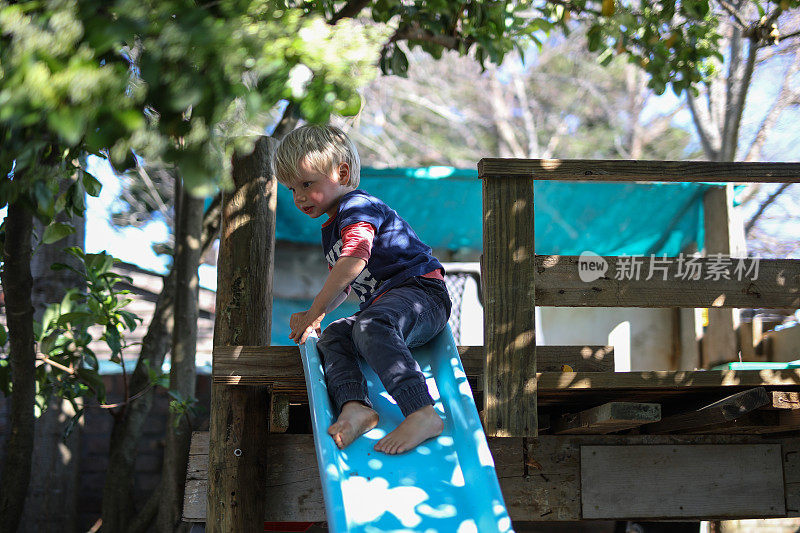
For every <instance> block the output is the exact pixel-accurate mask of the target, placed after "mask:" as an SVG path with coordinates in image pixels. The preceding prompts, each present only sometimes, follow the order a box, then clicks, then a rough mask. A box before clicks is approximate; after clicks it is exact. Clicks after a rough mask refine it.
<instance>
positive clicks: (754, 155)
mask: <svg viewBox="0 0 800 533" xmlns="http://www.w3.org/2000/svg"><path fill="white" fill-rule="evenodd" d="M798 70H800V51H798V52H797V53H796V54H795V58H794V61H793V62H792V63H791V64H790V65H789V67H788V68H787V69H786V72H785V73H784V75H783V83H782V84H781V90H780V92H779V93H778V96H777V98H775V101H774V102H773V103H772V106H770V109H769V111H767V114H766V115H765V116H764V120H762V121H761V124H759V127H758V131H757V132H756V135H755V137H754V138H753V142H752V143H751V144H750V149H749V150H748V151H747V156H746V157H745V158H744V160H745V161H758V160H759V159H760V158H761V149H762V148H763V147H764V144H765V143H766V141H767V136H768V135H769V132H770V130H772V128H773V127H774V126H775V124H776V123H777V122H778V118H780V115H781V113H782V112H783V110H784V109H786V108H787V107H788V106H790V105H791V104H792V103H793V100H794V97H795V94H794V93H793V91H792V87H791V85H792V81H793V78H794V76H795V74H797V72H798Z"/></svg>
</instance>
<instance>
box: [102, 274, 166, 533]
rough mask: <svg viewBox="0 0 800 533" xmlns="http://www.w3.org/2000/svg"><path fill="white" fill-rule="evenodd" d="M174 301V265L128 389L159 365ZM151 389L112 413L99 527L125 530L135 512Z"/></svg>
mask: <svg viewBox="0 0 800 533" xmlns="http://www.w3.org/2000/svg"><path fill="white" fill-rule="evenodd" d="M174 304H175V269H174V268H173V269H172V270H171V271H170V273H169V275H168V276H167V277H166V278H164V287H163V288H162V289H161V294H159V295H158V300H157V301H156V307H155V310H154V311H153V318H152V320H151V321H150V325H149V327H148V328H147V334H146V335H145V336H144V339H142V348H141V351H140V352H139V360H138V361H137V363H136V368H135V369H134V371H133V374H132V375H131V383H130V387H129V390H130V393H131V395H132V396H133V395H136V394H138V393H139V392H141V391H143V390H144V389H145V388H147V387H148V386H149V383H150V378H149V374H148V371H147V367H148V365H149V367H150V368H154V369H157V370H160V369H161V365H162V364H163V363H164V356H165V355H166V353H167V350H168V349H169V344H170V339H171V337H172V318H173V315H172V311H173V306H174ZM153 396H154V390H153V389H151V390H149V391H148V392H146V393H145V394H143V395H142V396H140V397H138V398H137V399H135V400H133V401H132V402H131V403H130V404H128V405H126V406H124V407H123V408H122V411H120V412H119V413H117V414H116V415H115V416H114V426H113V429H112V431H111V440H110V442H109V459H108V471H107V472H106V481H105V486H104V487H103V510H102V519H103V531H107V532H117V531H126V530H127V528H128V526H129V523H130V520H131V518H132V517H133V515H134V513H135V508H134V501H133V481H134V465H135V462H136V449H137V447H138V446H139V440H140V438H141V436H142V429H143V427H144V424H145V422H146V421H147V417H148V416H149V415H150V409H151V407H152V406H153Z"/></svg>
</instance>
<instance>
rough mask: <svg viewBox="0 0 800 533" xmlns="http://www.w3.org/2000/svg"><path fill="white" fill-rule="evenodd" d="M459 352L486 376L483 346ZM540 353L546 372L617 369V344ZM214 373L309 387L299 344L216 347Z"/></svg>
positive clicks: (470, 368)
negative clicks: (615, 355) (306, 382)
mask: <svg viewBox="0 0 800 533" xmlns="http://www.w3.org/2000/svg"><path fill="white" fill-rule="evenodd" d="M458 352H459V355H460V356H461V362H462V364H463V365H464V371H465V372H466V373H467V375H468V376H482V375H483V367H484V364H485V361H486V350H485V349H484V347H483V346H459V347H458ZM536 354H537V361H541V370H542V371H544V372H548V371H554V372H560V371H561V366H562V365H565V364H567V365H569V366H570V367H572V369H573V370H575V371H577V372H613V371H614V347H613V346H594V345H591V346H590V345H583V346H537V348H536ZM213 375H214V381H215V382H221V383H227V384H252V383H259V382H261V383H262V384H269V385H271V386H272V387H273V388H274V389H275V390H281V389H294V388H297V387H300V388H305V381H304V379H303V365H302V364H301V363H300V357H299V355H298V351H297V347H295V346H215V347H214V368H213ZM237 377H238V378H240V380H239V381H237V380H236V378H237ZM259 380H260V381H259Z"/></svg>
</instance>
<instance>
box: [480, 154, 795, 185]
mask: <svg viewBox="0 0 800 533" xmlns="http://www.w3.org/2000/svg"><path fill="white" fill-rule="evenodd" d="M478 176H479V177H480V178H492V179H503V178H511V177H519V178H528V179H537V180H564V181H566V180H577V181H672V182H698V181H699V182H748V183H800V163H739V162H736V163H728V162H718V161H644V160H628V159H619V160H596V159H501V158H484V159H481V160H480V161H479V162H478Z"/></svg>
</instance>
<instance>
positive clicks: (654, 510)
mask: <svg viewBox="0 0 800 533" xmlns="http://www.w3.org/2000/svg"><path fill="white" fill-rule="evenodd" d="M609 446H611V447H620V446H624V447H625V448H623V449H622V450H621V451H622V453H623V456H622V459H621V458H620V456H619V454H607V455H613V462H611V463H610V462H609V461H610V459H609V460H603V461H593V460H592V459H591V458H587V457H582V453H583V454H584V455H585V453H587V452H588V453H591V452H592V451H593V449H592V447H603V448H606V447H609ZM665 447H667V448H666V449H665ZM489 448H490V449H491V451H492V455H493V457H494V461H495V467H496V469H497V475H498V478H499V480H500V486H501V489H502V491H503V496H504V498H505V501H506V505H507V507H508V511H509V514H510V516H511V519H512V520H514V521H573V520H581V519H587V518H604V517H610V518H614V519H626V518H630V519H633V518H639V519H651V520H657V519H659V518H671V519H676V518H678V517H689V518H692V519H695V520H699V519H736V518H767V517H775V518H777V517H796V516H800V512H799V511H798V510H800V439H797V438H769V437H759V436H750V435H702V436H701V435H692V436H685V435H675V436H670V435H585V436H583V435H582V436H557V435H542V436H540V437H538V438H530V439H526V438H523V437H490V438H489ZM632 448H635V449H636V454H635V456H629V457H630V458H629V459H625V457H626V456H625V454H626V450H631V449H632ZM612 451H613V450H612ZM666 452H668V453H669V454H670V455H669V456H668V458H669V460H670V462H669V463H668V464H664V462H663V461H664V457H663V456H664V454H665V453H666ZM228 456H229V459H228V461H229V462H234V461H236V457H235V456H234V455H233V453H230V454H228ZM748 458H749V461H745V459H748ZM623 459H624V460H623ZM264 461H265V464H266V465H268V474H267V483H266V486H265V487H264V491H265V494H266V498H267V513H266V516H265V517H264V519H265V520H268V521H309V522H313V521H324V520H325V511H324V503H323V498H322V488H321V485H320V481H319V474H318V470H317V460H316V455H315V450H314V442H313V437H312V435H290V434H274V433H273V434H270V436H269V447H268V453H267V457H265V458H264ZM658 461H661V462H658ZM753 461H757V463H756V464H753ZM582 465H583V466H582ZM588 465H592V468H591V469H588V468H587V466H588ZM640 467H641V468H640ZM207 469H208V433H205V432H203V433H195V434H194V436H193V438H192V448H191V452H190V458H189V470H188V473H187V482H186V497H185V500H184V502H185V505H184V520H186V521H189V522H203V521H205V508H206V488H207V477H208V470H207ZM654 469H656V470H657V471H658V474H659V475H658V482H653V479H652V477H650V478H647V477H646V476H650V475H651V474H652V471H653V470H654ZM597 476H602V480H601V481H598V480H597V479H596V477H597ZM642 486H645V487H647V490H646V491H640V492H639V493H638V494H637V495H636V497H631V488H632V487H635V488H637V489H640V488H641V487H642ZM743 487H752V489H753V490H747V491H743V490H742V489H743ZM598 491H600V492H598ZM603 498H604V499H605V500H610V501H615V502H616V503H615V505H614V506H613V507H611V508H607V509H602V510H601V509H594V503H593V502H594V501H597V500H598V499H603ZM642 501H645V502H646V504H647V507H646V509H645V511H646V512H645V511H643V510H642V506H641V502H642ZM637 502H639V504H637Z"/></svg>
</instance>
